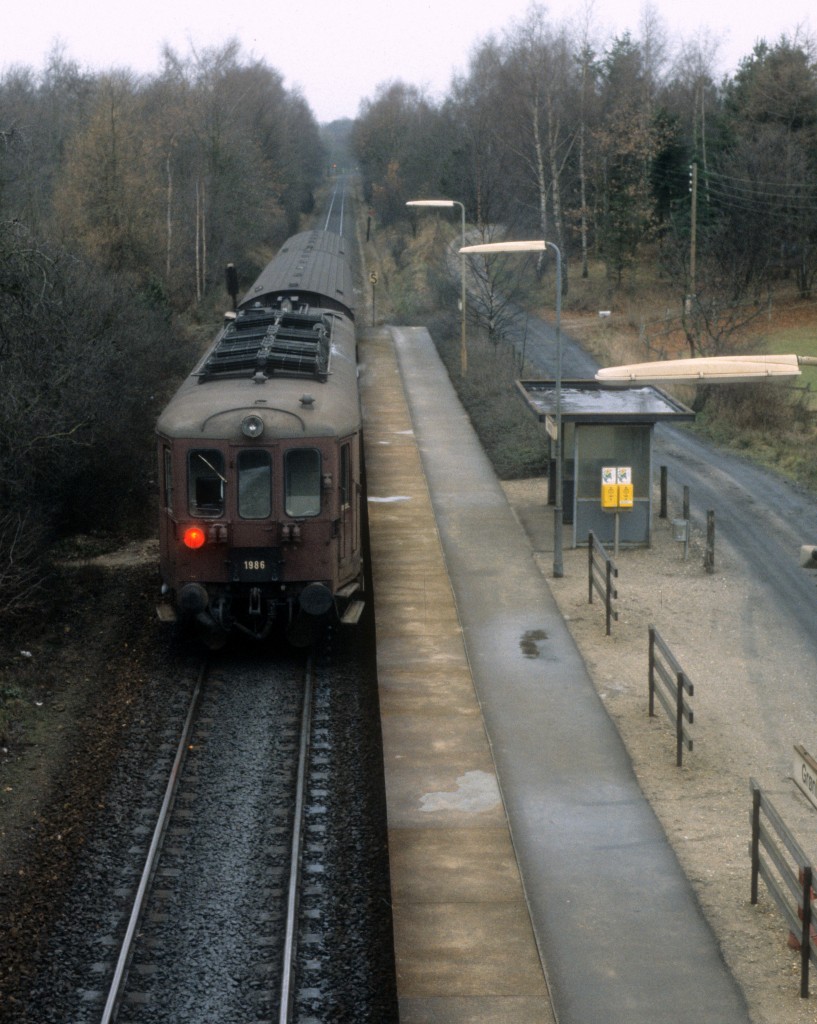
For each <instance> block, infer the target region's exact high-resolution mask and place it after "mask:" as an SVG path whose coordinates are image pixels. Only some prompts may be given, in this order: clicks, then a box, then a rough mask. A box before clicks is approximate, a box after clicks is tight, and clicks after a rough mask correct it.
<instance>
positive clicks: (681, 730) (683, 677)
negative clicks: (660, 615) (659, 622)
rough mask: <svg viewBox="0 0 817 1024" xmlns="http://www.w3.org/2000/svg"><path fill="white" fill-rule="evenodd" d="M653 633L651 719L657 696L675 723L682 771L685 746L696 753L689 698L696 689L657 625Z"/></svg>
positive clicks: (650, 669)
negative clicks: (693, 747) (691, 728)
mask: <svg viewBox="0 0 817 1024" xmlns="http://www.w3.org/2000/svg"><path fill="white" fill-rule="evenodd" d="M649 632H650V651H649V686H650V717H651V718H653V717H654V716H655V698H656V697H657V698H658V700H659V701H660V703H661V706H662V707H663V708H664V710H665V711H666V713H667V717H668V718H669V719H670V721H671V722H673V723H674V724H675V763H676V764H677V765H678V767H679V768H680V767H681V765H682V764H683V760H684V745H685V744H686V748H687V750H692V734H691V732H690V727H691V726H692V723H693V721H694V712H693V711H692V706H691V705H690V704H689V702H688V700H687V697H692V696H693V694H694V693H695V687H694V686H693V685H692V682H691V680H690V679H689V677H688V676H687V674H686V672H684V670H683V669H682V668H681V666H680V665H679V664H678V662H677V660H676V659H675V655H674V654H673V653H672V651H671V650H670V649H669V647H667V645H666V643H665V642H664V640H663V639H662V638H661V634H660V633H659V632H658V630H657V629H656V628H655V626H650V630H649Z"/></svg>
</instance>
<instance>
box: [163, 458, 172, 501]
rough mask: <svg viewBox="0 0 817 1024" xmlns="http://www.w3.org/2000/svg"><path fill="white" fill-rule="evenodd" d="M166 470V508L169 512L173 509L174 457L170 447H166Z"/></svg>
mask: <svg viewBox="0 0 817 1024" xmlns="http://www.w3.org/2000/svg"><path fill="white" fill-rule="evenodd" d="M164 470H165V508H166V509H167V510H168V512H172V511H173V457H172V456H171V454H170V449H169V448H165V449H164Z"/></svg>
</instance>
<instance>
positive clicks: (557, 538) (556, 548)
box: [460, 240, 564, 579]
mask: <svg viewBox="0 0 817 1024" xmlns="http://www.w3.org/2000/svg"><path fill="white" fill-rule="evenodd" d="M548 248H550V249H552V250H553V251H554V252H555V253H556V503H555V508H554V510H553V575H554V576H555V577H556V578H557V579H560V578H561V577H562V576H564V567H563V564H562V254H561V252H560V251H559V247H558V246H557V245H555V244H554V243H553V242H548V241H546V240H535V241H532V242H487V243H485V244H483V245H468V246H465V247H464V248H462V249H460V252H461V253H469V254H471V253H491V252H544V251H545V250H546V249H548Z"/></svg>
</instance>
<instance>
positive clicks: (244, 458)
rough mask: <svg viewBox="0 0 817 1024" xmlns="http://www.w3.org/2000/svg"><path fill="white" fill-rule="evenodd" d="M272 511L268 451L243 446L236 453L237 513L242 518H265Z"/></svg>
mask: <svg viewBox="0 0 817 1024" xmlns="http://www.w3.org/2000/svg"><path fill="white" fill-rule="evenodd" d="M271 512H272V462H271V460H270V453H269V452H265V451H263V450H262V449H260V448H245V449H244V450H243V451H241V452H239V453H238V514H239V515H240V516H241V517H242V519H267V518H268V517H269V515H270V513H271Z"/></svg>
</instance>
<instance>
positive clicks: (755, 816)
mask: <svg viewBox="0 0 817 1024" xmlns="http://www.w3.org/2000/svg"><path fill="white" fill-rule="evenodd" d="M750 783H751V786H752V906H754V905H755V904H756V903H757V879H758V876H759V874H760V790H759V789H758V786H757V783H756V782H755V780H754V779H751V780H750Z"/></svg>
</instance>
